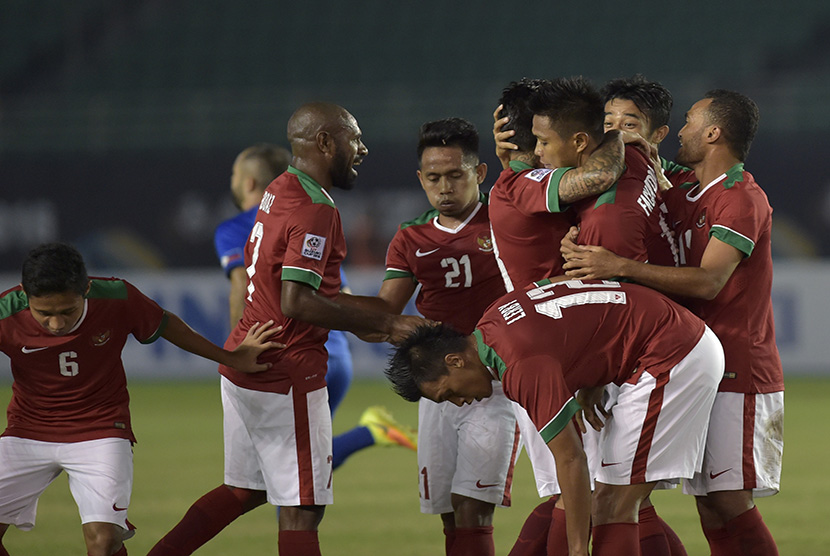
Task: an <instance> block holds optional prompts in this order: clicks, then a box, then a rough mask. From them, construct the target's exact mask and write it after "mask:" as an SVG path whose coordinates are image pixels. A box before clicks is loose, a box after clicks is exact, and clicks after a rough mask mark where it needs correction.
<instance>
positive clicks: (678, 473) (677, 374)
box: [597, 328, 723, 485]
mask: <svg viewBox="0 0 830 556" xmlns="http://www.w3.org/2000/svg"><path fill="white" fill-rule="evenodd" d="M722 374H723V352H722V350H721V348H720V343H719V342H718V341H717V338H716V337H715V336H714V334H713V333H712V332H711V331H710V330H709V329H708V328H707V329H706V332H705V333H704V335H703V337H702V338H701V340H700V341H699V342H698V344H697V345H696V346H695V348H694V349H692V351H691V352H690V353H689V354H688V355H687V356H686V357H685V358H684V359H683V360H682V361H680V362H679V363H678V364H677V365H676V366H675V367H674V368H672V369H671V370H670V372H668V373H663V374H658V375H657V376H656V377H655V376H652V375H651V374H650V373H648V372H647V371H646V372H643V374H642V375H641V376H640V378H639V380H638V381H637V383H636V384H629V383H626V384H623V385H622V386H621V388H620V394H619V398H618V400H617V404H616V405H615V406H614V407H613V408H612V412H611V417H610V418H609V419H608V420H607V422H606V426H605V428H604V429H603V432H602V437H601V440H600V453H601V460H600V467H599V469H598V470H597V481H600V482H602V483H605V484H611V485H626V484H637V483H644V482H654V481H660V480H674V479H677V478H689V477H692V476H693V475H694V473H695V471H697V470H699V469H700V466H701V465H702V461H703V454H704V447H705V441H706V434H707V429H708V425H709V416H710V411H711V407H712V404H713V402H714V399H715V393H716V389H717V384H718V382H719V379H720V376H722Z"/></svg>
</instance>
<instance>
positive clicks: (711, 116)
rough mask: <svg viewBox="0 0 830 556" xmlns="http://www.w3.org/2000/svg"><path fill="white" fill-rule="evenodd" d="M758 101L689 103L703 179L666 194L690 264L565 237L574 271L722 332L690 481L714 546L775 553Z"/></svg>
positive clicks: (774, 446) (692, 161)
mask: <svg viewBox="0 0 830 556" xmlns="http://www.w3.org/2000/svg"><path fill="white" fill-rule="evenodd" d="M758 118H759V114H758V107H757V106H756V104H755V103H754V102H753V101H752V100H751V99H749V98H748V97H746V96H745V95H742V94H740V93H736V92H732V91H725V90H713V91H709V92H708V93H706V95H705V96H704V98H703V99H701V100H699V101H698V102H696V103H695V104H694V105H693V106H692V108H691V109H690V110H689V111H688V112H687V113H686V125H685V126H684V127H683V128H682V129H681V130H680V131H679V132H678V137H679V138H680V141H681V147H680V150H679V151H678V153H677V162H678V163H679V164H681V165H684V166H686V167H688V168H691V169H692V170H694V176H695V179H696V181H695V182H694V183H687V184H685V185H684V186H678V187H676V188H673V189H671V190H669V191H667V192H665V199H666V204H667V206H668V208H669V213H670V214H671V215H672V216H673V220H675V222H676V224H675V231H676V236H677V238H678V247H679V249H680V257H681V265H682V266H681V267H680V268H671V267H662V266H655V265H645V264H642V263H638V262H636V261H631V260H627V259H625V258H622V257H618V256H617V255H615V254H614V253H612V252H610V251H608V250H606V249H603V248H601V247H596V246H590V245H576V244H575V243H574V242H573V241H571V240H570V238H566V239H565V240H564V241H563V244H562V251H563V254H564V255H565V258H566V260H567V263H566V265H565V268H566V269H567V272H568V275H570V276H574V277H585V278H602V277H608V276H619V277H621V278H626V279H628V280H632V281H634V282H638V283H640V284H644V285H647V286H650V287H653V288H655V289H657V290H660V291H662V292H665V293H668V294H672V295H676V296H682V297H684V298H686V300H687V305H688V307H689V308H690V309H691V310H692V311H693V312H694V313H695V314H697V315H698V316H700V317H701V318H702V319H703V320H704V321H706V323H707V324H708V325H709V326H711V328H712V330H714V331H715V333H716V334H717V335H718V337H719V338H720V339H721V342H722V343H723V346H724V352H725V354H726V373H725V375H724V379H723V381H722V382H721V384H720V388H719V392H718V395H717V399H716V401H715V405H714V408H713V410H712V422H713V423H717V426H712V427H711V429H710V431H709V437H708V440H707V449H706V459H705V461H704V467H703V471H702V473H700V474H698V475H696V476H695V478H694V479H693V480H691V481H688V482H686V483H685V484H684V491H685V492H687V493H689V494H693V495H695V496H696V500H697V508H698V512H699V514H700V518H701V525H702V526H703V532H704V534H705V535H706V538H707V540H708V541H709V546H710V549H711V551H712V554H713V555H714V556H722V555H725V554H758V555H765V556H766V555H771V554H777V553H778V549H777V548H776V546H775V541H774V540H773V538H772V535H771V533H770V532H769V529H768V528H767V527H766V525H765V524H764V521H763V518H762V517H761V514H760V513H759V512H758V509H757V508H756V507H755V503H754V497H755V496H769V495H773V494H776V493H777V492H778V490H779V485H780V474H781V459H782V452H783V418H784V395H783V390H784V380H783V372H782V369H781V360H780V358H779V356H778V349H777V347H776V345H775V332H774V324H773V316H772V302H771V298H770V293H771V288H772V256H771V245H770V234H771V224H772V209H771V208H770V206H769V202H768V200H767V197H766V194H765V193H764V192H763V190H762V189H761V188H760V187H759V186H758V184H757V183H756V182H755V179H754V177H753V176H752V174H750V173H749V172H747V171H746V170H745V169H744V160H745V159H746V156H747V154H748V152H749V148H750V145H751V143H752V139H753V138H754V136H755V132H756V131H757V128H758Z"/></svg>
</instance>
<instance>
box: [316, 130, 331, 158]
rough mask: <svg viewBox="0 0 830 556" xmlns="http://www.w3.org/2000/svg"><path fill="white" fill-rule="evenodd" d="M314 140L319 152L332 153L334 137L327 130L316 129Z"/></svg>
mask: <svg viewBox="0 0 830 556" xmlns="http://www.w3.org/2000/svg"><path fill="white" fill-rule="evenodd" d="M314 140H315V142H316V143H317V148H318V149H320V152H321V153H323V154H329V155H330V154H333V153H334V137H332V136H331V134H330V133H329V132H328V131H318V132H317V135H315V136H314Z"/></svg>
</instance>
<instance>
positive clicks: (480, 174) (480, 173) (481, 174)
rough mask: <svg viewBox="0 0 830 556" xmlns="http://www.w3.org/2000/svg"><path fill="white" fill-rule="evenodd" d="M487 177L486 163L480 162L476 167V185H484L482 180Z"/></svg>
mask: <svg viewBox="0 0 830 556" xmlns="http://www.w3.org/2000/svg"><path fill="white" fill-rule="evenodd" d="M486 177H487V163H486V162H482V163H481V164H479V165H478V166H476V178H477V179H478V184H479V185H481V184H482V183H484V178H486Z"/></svg>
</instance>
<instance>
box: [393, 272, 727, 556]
mask: <svg viewBox="0 0 830 556" xmlns="http://www.w3.org/2000/svg"><path fill="white" fill-rule="evenodd" d="M386 374H387V377H388V378H389V379H390V380H391V381H392V383H393V386H394V388H395V390H396V391H397V392H398V393H399V394H400V395H401V396H402V397H404V398H406V399H408V400H417V399H419V398H420V397H426V398H428V399H430V400H433V401H436V402H442V401H450V402H452V403H454V404H456V405H459V406H461V405H464V404H468V403H472V402H473V401H475V400H481V399H484V398H487V397H489V396H490V395H492V391H493V388H492V384H491V381H492V380H494V379H498V380H500V381H501V383H502V388H503V390H504V393H505V395H507V397H508V398H510V399H512V400H514V401H516V402H517V403H519V404H520V405H521V406H522V407H524V408H525V409H526V410H527V412H528V414H529V415H530V417H531V419H532V420H533V422H534V423H535V425H536V428H537V430H538V431H539V433H540V434H541V436H542V438H543V439H544V440H545V441H546V442H547V443H548V447H549V448H550V450H551V452H552V453H553V455H554V458H555V460H556V469H557V474H558V478H559V483H560V486H561V489H562V497H563V498H564V501H565V511H566V516H567V536H568V545H569V551H570V554H571V555H572V556H573V555H587V554H588V539H589V532H591V533H592V535H593V551H592V553H593V554H595V555H597V556H603V555H607V554H638V553H639V550H640V548H639V531H638V527H639V526H638V523H637V514H638V511H639V506H640V502H641V501H642V500H643V499H644V498H645V497H646V496H648V494H649V493H650V492H651V490H652V489H653V488H654V485H655V484H656V482H658V481H661V480H676V479H678V478H691V477H692V476H693V475H694V473H695V472H697V471H700V469H701V465H702V462H703V448H704V444H705V441H706V430H707V427H708V423H709V413H710V410H711V407H712V404H713V402H714V399H715V392H716V391H717V387H718V383H719V381H720V380H721V378H722V376H723V350H722V348H721V345H720V342H719V341H718V339H717V337H715V335H714V333H713V332H712V331H711V330H709V329H708V328H707V327H706V326H705V325H704V324H703V322H702V321H701V320H700V319H698V318H697V317H695V316H694V315H692V314H691V313H690V312H689V311H687V310H686V309H684V308H682V307H680V306H679V305H677V304H675V303H674V302H672V301H670V300H669V299H668V298H666V297H664V296H663V295H661V294H658V293H656V292H654V291H653V290H650V289H647V288H644V287H640V286H637V285H633V284H621V283H617V282H601V281H593V280H592V281H577V280H571V281H564V282H553V281H550V280H544V281H542V282H538V283H537V284H536V285H535V286H530V287H529V288H527V289H525V290H524V291H516V292H512V293H509V294H507V295H506V296H504V297H502V298H501V299H499V300H497V301H496V302H495V303H494V304H493V305H491V306H490V308H489V309H488V310H487V311H486V312H485V313H484V316H483V317H482V318H481V320H480V321H479V323H478V326H477V328H476V330H475V331H474V332H473V334H471V335H469V336H465V335H463V334H460V333H458V332H456V331H454V330H452V329H450V328H448V327H446V326H443V325H439V326H432V327H422V328H421V329H419V330H418V331H417V332H416V333H414V334H413V335H412V336H410V337H409V338H408V339H407V340H406V341H405V342H404V343H403V344H401V346H400V347H399V348H398V349H397V350H396V352H395V354H394V355H393V357H392V358H391V360H390V364H389V367H388V369H387V371H386ZM612 382H613V383H614V384H616V385H618V386H619V387H620V393H619V398H618V401H617V403H616V405H614V406H613V407H612V408H610V411H609V412H608V413H607V418H606V421H605V425H604V427H603V426H602V422H601V420H600V419H599V417H598V415H597V414H596V411H595V408H597V407H599V404H600V401H601V394H602V392H603V389H604V386H605V385H606V384H609V383H612ZM578 390H580V391H581V392H580V395H579V400H577V397H576V392H577V391H578ZM580 407H582V408H584V409H585V414H586V417H587V419H588V421H589V422H590V423H591V424H592V425H593V426H594V428H602V434H601V436H600V441H599V455H600V457H601V466H600V469H599V472H598V476H597V478H596V491H595V493H594V499H593V500H594V503H593V511H592V495H591V486H590V476H589V471H588V465H587V458H586V456H585V452H584V450H583V448H582V443H581V441H580V438H579V434H578V432H577V429H576V427H575V426H573V425H572V424H571V418H572V417H574V416H575V415H577V413H578V411H579V410H580ZM592 523H593V528H591V525H592Z"/></svg>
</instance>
